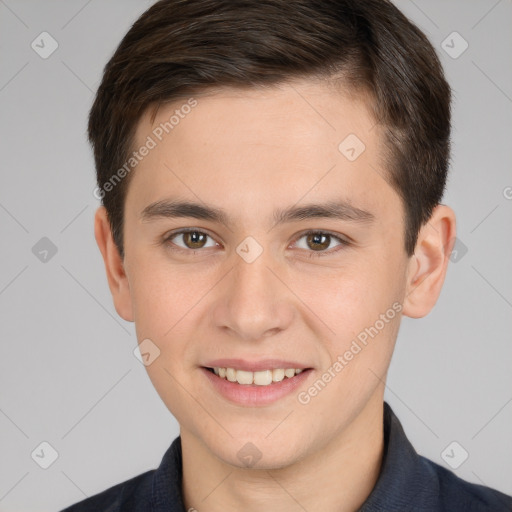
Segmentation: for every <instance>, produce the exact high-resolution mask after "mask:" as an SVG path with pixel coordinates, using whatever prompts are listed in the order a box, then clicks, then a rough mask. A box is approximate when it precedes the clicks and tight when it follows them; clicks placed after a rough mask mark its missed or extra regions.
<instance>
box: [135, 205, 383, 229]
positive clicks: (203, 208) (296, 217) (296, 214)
mask: <svg viewBox="0 0 512 512" xmlns="http://www.w3.org/2000/svg"><path fill="white" fill-rule="evenodd" d="M159 217H162V218H177V217H190V218H194V219H200V220H209V221H213V222H218V223H220V224H224V225H225V226H227V227H229V225H230V224H231V223H230V221H229V217H228V215H227V213H226V212H225V211H224V210H223V209H221V208H217V207H214V206H209V205H204V204H198V203H193V202H190V201H179V200H170V199H164V200H161V201H157V202H155V203H152V204H150V205H148V206H146V208H144V210H142V213H141V219H142V221H144V222H148V221H151V220H153V219H156V218H159ZM314 218H327V219H329V218H331V219H338V220H342V221H349V222H356V223H363V224H369V223H372V222H373V221H374V220H375V215H374V214H373V213H371V212H369V211H367V210H362V209H360V208H357V207H355V206H353V205H351V204H349V203H348V202H346V201H329V202H327V203H324V204H307V205H304V206H291V207H289V208H286V209H278V210H275V211H274V212H273V219H274V227H275V226H276V225H278V224H284V223H287V222H297V221H301V220H307V219H314Z"/></svg>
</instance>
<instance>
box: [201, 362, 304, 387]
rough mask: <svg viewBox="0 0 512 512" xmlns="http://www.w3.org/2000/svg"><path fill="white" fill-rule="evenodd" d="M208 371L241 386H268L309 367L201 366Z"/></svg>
mask: <svg viewBox="0 0 512 512" xmlns="http://www.w3.org/2000/svg"><path fill="white" fill-rule="evenodd" d="M203 368H205V369H206V370H208V371H209V372H211V373H213V374H215V375H217V377H219V378H220V379H224V380H227V381H229V382H233V383H237V384H241V385H242V386H251V385H256V386H270V385H273V384H277V383H279V382H282V381H283V380H285V379H292V378H294V377H295V376H296V375H299V374H300V373H302V372H303V371H308V370H310V369H311V368H275V369H267V370H260V371H256V372H251V371H247V370H239V369H236V368H229V367H220V366H214V367H213V368H208V367H203Z"/></svg>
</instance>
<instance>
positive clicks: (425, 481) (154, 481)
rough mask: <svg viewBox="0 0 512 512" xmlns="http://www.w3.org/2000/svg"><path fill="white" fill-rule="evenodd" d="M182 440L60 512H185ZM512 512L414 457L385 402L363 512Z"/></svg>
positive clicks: (497, 498) (490, 493) (499, 498)
mask: <svg viewBox="0 0 512 512" xmlns="http://www.w3.org/2000/svg"><path fill="white" fill-rule="evenodd" d="M181 468H182V459H181V438H180V437H179V436H178V437H177V438H176V439H175V440H174V441H173V442H172V444H171V446H170V447H169V448H168V450H167V451H166V453H165V455H164V457H163V459H162V462H161V463H160V466H159V467H158V468H157V469H153V470H151V471H147V472H145V473H142V474H141V475H138V476H136V477H134V478H131V479H130V480H127V481H126V482H123V483H120V484H117V485H114V486H113V487H111V488H110V489H107V490H106V491H103V492H101V493H99V494H96V495H95V496H92V497H90V498H87V499H85V500H83V501H81V502H79V503H77V504H75V505H72V506H70V507H68V508H66V509H64V510H62V511H61V512H186V509H185V506H184V504H183V499H182V492H181V479H182V469H181ZM407 511H411V512H434V511H435V512H437V511H443V512H444V511H446V512H448V511H450V512H454V511H455V512H459V511H460V512H483V511H492V512H512V497H510V496H507V495H506V494H503V493H501V492H499V491H496V490H494V489H491V488H489V487H484V486H482V485H477V484H471V483H469V482H466V481H465V480H462V479H461V478H459V477H457V476H456V475H455V474H454V473H452V472H451V471H449V470H447V469H445V468H443V467H442V466H440V465H438V464H436V463H435V462H432V461H430V460H429V459H426V458H425V457H422V456H420V455H418V454H417V453H416V451H415V450H414V448H413V447H412V445H411V443H410V442H409V440H408V439H407V437H406V435H405V433H404V430H403V428H402V425H401V424H400V422H399V421H398V418H397V417H396V416H395V414H394V413H393V411H392V409H391V407H390V406H389V405H388V404H387V403H386V402H384V458H383V461H382V468H381V472H380V475H379V478H378V479H377V483H376V484H375V487H374V488H373V490H372V492H371V493H370V495H369V496H368V498H367V499H366V501H365V502H364V504H363V506H362V507H361V508H360V509H359V512H407Z"/></svg>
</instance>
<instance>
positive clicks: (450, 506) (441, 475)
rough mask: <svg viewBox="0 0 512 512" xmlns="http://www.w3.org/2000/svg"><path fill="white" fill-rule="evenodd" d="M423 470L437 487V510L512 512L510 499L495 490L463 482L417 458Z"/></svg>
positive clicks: (425, 459)
mask: <svg viewBox="0 0 512 512" xmlns="http://www.w3.org/2000/svg"><path fill="white" fill-rule="evenodd" d="M419 459H420V462H421V465H422V466H423V468H424V470H426V471H428V473H430V475H431V476H432V477H433V478H435V480H436V481H437V485H438V493H439V494H438V500H439V510H446V511H451V510H464V511H466V512H489V511H493V512H512V497H511V496H508V495H506V494H504V493H502V492H500V491H498V490H496V489H492V488H490V487H486V486H484V485H480V484H474V483H471V482H468V481H466V480H463V479H462V478H460V477H458V476H457V475H456V474H455V473H453V472H452V471H449V470H448V469H446V468H444V467H442V466H440V465H439V464H437V463H435V462H433V461H431V460H430V459H427V458H426V457H423V456H420V457H419Z"/></svg>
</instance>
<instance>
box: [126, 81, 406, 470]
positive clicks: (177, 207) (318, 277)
mask: <svg viewBox="0 0 512 512" xmlns="http://www.w3.org/2000/svg"><path fill="white" fill-rule="evenodd" d="M194 98H195V101H196V102H197V103H193V102H189V105H193V106H191V108H186V107H184V105H185V104H186V103H187V100H183V101H182V102H176V103H173V104H172V105H167V106H166V107H165V108H161V109H160V110H159V112H158V114H157V116H156V118H155V119H154V121H153V122H152V123H151V121H150V116H149V114H147V115H145V116H144V117H143V119H142V120H141V122H140V123H139V125H138V129H137V136H136V144H135V146H136V147H139V146H142V145H143V144H145V142H146V141H148V139H147V137H148V136H150V137H151V138H152V140H153V141H154V142H155V143H156V145H155V147H153V148H152V149H150V151H149V152H148V154H147V155H146V156H145V157H144V158H143V159H142V160H141V161H140V163H138V165H137V167H136V170H135V171H134V173H133V176H132V177H131V182H130V185H129V188H128V192H127V197H126V206H125V226H124V243H125V245H124V247H125V259H124V269H125V272H126V280H127V286H126V289H125V292H123V294H122V297H118V299H117V306H118V311H121V312H122V314H123V316H124V317H125V318H126V319H129V320H134V321H135V325H136V332H137V337H138V340H139V342H141V341H142V340H145V339H149V340H151V343H152V345H151V347H154V346H156V347H157V348H158V350H159V351H160V353H159V355H158V357H156V359H154V361H153V362H152V363H151V364H149V365H148V366H147V371H148V374H149V377H150V379H151V381H152V383H153V384H154V386H155V388H156V390H157V392H158V393H159V395H160V397H161V398H162V400H163V401H164V403H165V404H166V406H167V407H168V408H169V410H170V411H171V412H172V413H173V415H174V416H175V417H176V418H177V420H178V422H179V423H180V427H181V430H182V435H183V433H184V432H186V433H187V434H188V435H190V436H194V437H195V438H197V439H200V440H201V441H202V443H203V444H204V446H205V448H206V449H207V450H208V451H209V452H211V453H212V454H213V455H215V456H216V457H218V458H219V459H220V460H223V461H225V462H229V463H231V464H234V465H238V466H242V465H243V463H242V462H241V460H242V459H241V458H240V454H239V453H238V452H239V450H240V449H241V448H242V447H244V445H246V443H252V444H253V445H255V446H256V447H257V450H259V452H260V453H262V454H263V457H262V459H261V462H260V463H259V464H260V466H259V467H268V468H270V467H274V468H275V467H282V466H285V465H288V464H291V463H293V462H294V461H298V460H300V459H301V458H304V457H306V456H307V455H310V454H313V453H315V452H318V451H319V450H321V449H322V448H324V447H325V446H327V445H329V443H331V444H332V443H334V442H336V440H339V439H341V438H342V437H343V436H344V435H346V433H347V432H348V431H349V430H350V426H351V425H352V424H353V423H354V421H355V420H356V418H357V417H358V415H359V414H360V413H361V412H362V411H364V410H365V408H367V407H370V406H372V404H377V403H379V402H380V403H381V404H382V395H383V389H382V382H381V381H380V380H379V377H380V378H382V379H383V378H385V374H386V371H387V368H388V365H389V362H390V358H391V354H392V351H393V346H394V342H395V339H396V336H397V332H398V327H399V321H400V316H401V314H400V308H401V304H402V302H403V300H404V295H405V289H406V288H405V283H406V279H407V272H408V265H409V262H410V260H409V258H408V257H407V255H406V253H405V250H404V221H403V216H404V210H403V206H402V203H401V200H400V198H399V196H398V195H397V193H396V192H395V191H394V190H393V189H392V188H391V186H390V185H389V184H388V183H387V182H386V180H385V179H384V178H383V176H384V175H385V174H384V170H383V163H382V158H381V157H382V148H381V147H380V142H381V138H382V135H381V132H380V131H379V127H378V126H375V122H374V120H373V119H372V117H371V116H370V114H369V112H368V111H367V108H366V106H365V104H364V102H363V101H358V100H356V99H354V98H353V97H352V98H351V97H348V96H346V95H343V94H341V93H340V92H339V91H338V92H335V91H333V90H332V89H330V88H328V87H327V86H325V85H321V84H318V83H313V82H296V83H294V84H293V85H291V84H290V85H282V86H280V87H276V88H273V89H267V90H266V91H259V90H255V89H252V90H244V91H241V90H227V89H226V90H223V91H218V92H216V93H215V94H213V93H211V94H209V95H204V96H195V97H194ZM176 110H178V113H176V112H175V111H176ZM173 114H174V115H175V118H174V119H173V121H171V122H172V125H173V127H172V129H169V128H168V132H169V133H165V131H162V125H161V123H165V122H168V121H169V119H170V118H171V116H172V115H173ZM178 118H179V121H178V122H176V119H178ZM159 127H160V129H158V128H159ZM155 134H157V135H158V136H157V135H155ZM159 138H161V140H159ZM340 144H341V145H340ZM362 144H364V147H363V145H362ZM150 145H152V144H150ZM362 149H364V151H362ZM184 203H188V204H187V205H184ZM121 303H122V304H124V306H121V305H120V304H121ZM370 333H371V334H370ZM365 334H366V336H365ZM363 340H365V341H363ZM146 343H147V342H146ZM153 344H154V345H153ZM152 357H153V356H152ZM336 362H338V363H339V364H336ZM219 367H220V368H233V370H243V371H242V372H236V373H235V372H233V371H231V370H227V372H228V378H231V379H239V380H241V381H242V382H245V381H244V379H250V380H251V381H253V380H254V379H256V380H257V382H258V383H256V384H254V383H253V384H252V385H250V384H240V383H238V382H230V381H229V380H227V379H226V378H225V377H224V378H221V376H220V375H219V376H217V375H216V374H215V373H214V372H215V371H218V372H219V373H220V374H221V375H222V374H223V372H224V370H213V371H212V370H208V369H207V368H219ZM280 369H288V370H293V369H301V370H302V372H298V373H297V372H288V375H292V374H293V375H295V373H296V375H295V376H290V377H284V378H283V375H282V371H280ZM250 370H253V371H254V372H256V371H257V372H258V373H250ZM269 370H270V372H269ZM329 376H330V378H329ZM269 377H274V378H275V380H278V381H279V379H282V380H280V381H279V382H273V383H272V384H267V385H265V383H267V382H268V379H269ZM319 382H320V383H319ZM248 446H250V445H248ZM246 449H247V448H246ZM251 449H253V448H251Z"/></svg>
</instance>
